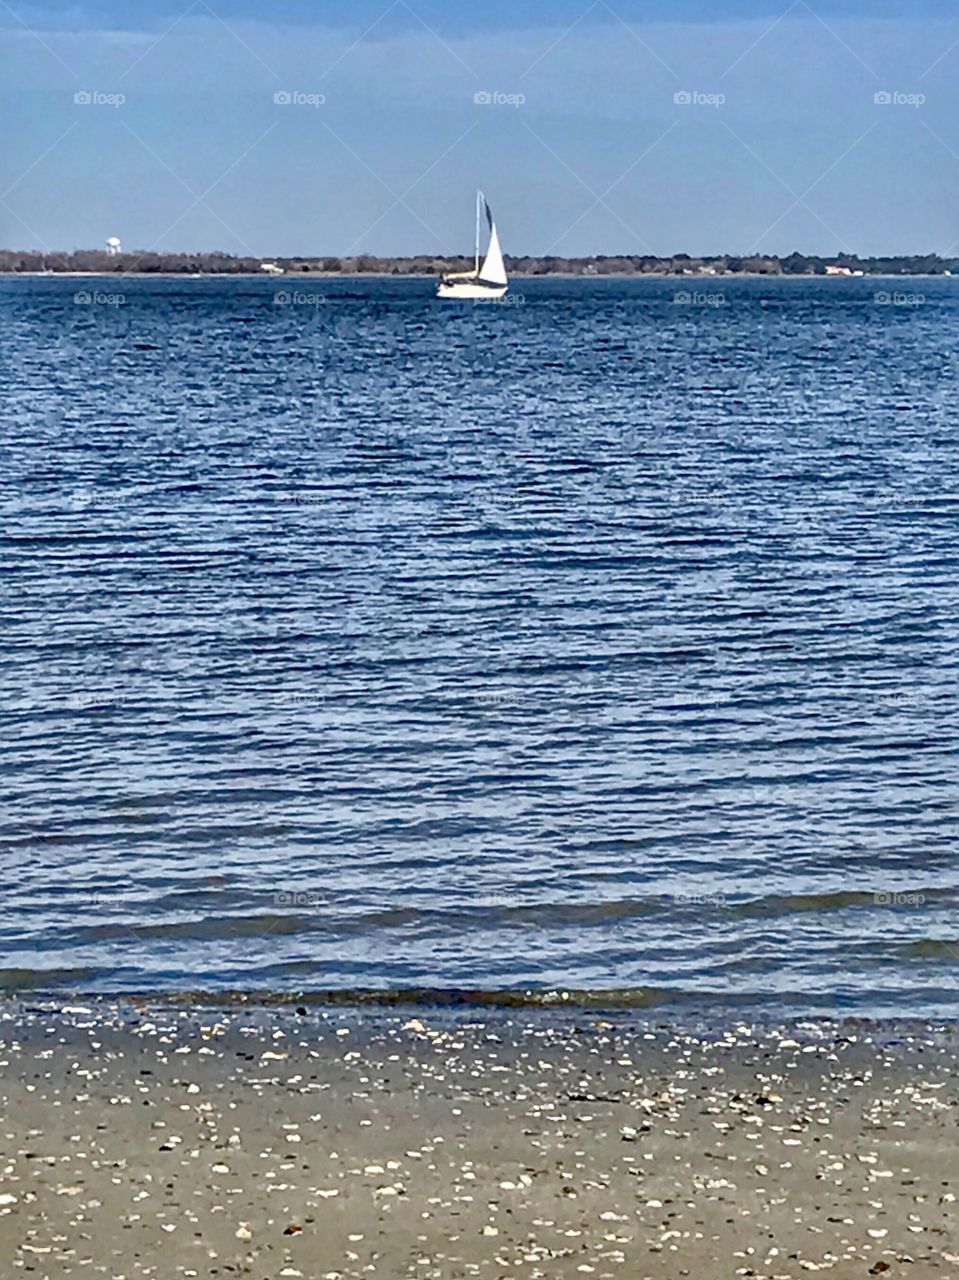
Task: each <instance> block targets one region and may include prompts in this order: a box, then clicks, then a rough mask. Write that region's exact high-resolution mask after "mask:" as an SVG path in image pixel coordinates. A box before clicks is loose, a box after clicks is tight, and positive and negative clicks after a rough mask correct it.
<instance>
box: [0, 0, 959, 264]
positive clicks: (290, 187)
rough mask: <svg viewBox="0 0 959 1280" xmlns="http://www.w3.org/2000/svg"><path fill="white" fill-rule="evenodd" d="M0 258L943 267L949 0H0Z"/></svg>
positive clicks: (954, 30) (951, 172)
mask: <svg viewBox="0 0 959 1280" xmlns="http://www.w3.org/2000/svg"><path fill="white" fill-rule="evenodd" d="M0 110H2V112H3V117H4V122H5V125H6V128H5V130H4V134H5V136H4V141H3V143H2V145H0V245H2V246H3V247H6V248H18V249H47V250H51V251H56V250H70V249H73V248H88V247H99V246H101V245H103V243H104V242H105V240H106V238H107V237H108V236H112V235H117V236H119V237H120V238H121V240H122V242H123V244H124V247H125V248H129V249H135V250H149V249H155V250H159V251H209V250H214V249H221V250H225V251H227V252H230V253H236V254H253V255H256V256H270V255H274V254H275V255H292V254H309V255H317V254H327V255H347V254H357V253H372V254H382V255H388V254H411V253H427V254H437V255H442V254H449V253H458V252H463V253H469V252H471V250H472V241H473V200H474V196H473V193H474V190H475V188H476V187H481V188H482V189H483V190H484V191H485V192H486V194H487V196H488V198H489V200H490V203H491V205H492V206H493V209H494V211H495V213H496V216H497V222H498V224H499V228H500V234H501V238H502V240H503V243H504V248H505V250H506V252H507V253H514V254H536V255H544V254H557V255H571V256H578V255H586V254H600V253H608V254H615V253H630V254H643V253H651V254H667V253H674V252H687V253H691V254H711V253H712V254H718V253H736V254H745V253H757V252H759V253H778V254H785V253H789V252H791V251H793V250H799V251H800V252H805V253H818V254H823V255H835V254H837V253H840V252H857V253H860V254H863V255H868V254H884V253H930V252H938V253H942V254H959V6H957V5H956V3H955V0H911V2H909V3H906V2H905V0H874V2H872V3H866V0H808V2H807V0H780V2H779V3H771V2H769V0H581V2H579V3H574V2H573V0H483V2H479V3H465V2H464V0H210V2H209V3H208V2H207V0H175V2H174V0H138V3H137V4H136V5H131V4H130V3H129V0H31V2H29V3H25V2H22V0H4V2H3V3H0Z"/></svg>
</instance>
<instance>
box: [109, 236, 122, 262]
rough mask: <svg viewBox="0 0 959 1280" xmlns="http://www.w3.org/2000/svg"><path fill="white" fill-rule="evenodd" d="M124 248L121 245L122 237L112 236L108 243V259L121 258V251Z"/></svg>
mask: <svg viewBox="0 0 959 1280" xmlns="http://www.w3.org/2000/svg"><path fill="white" fill-rule="evenodd" d="M122 247H123V246H122V245H121V244H120V237H119V236H111V237H110V239H109V240H108V241H107V257H108V258H117V257H119V255H120V250H121V249H122Z"/></svg>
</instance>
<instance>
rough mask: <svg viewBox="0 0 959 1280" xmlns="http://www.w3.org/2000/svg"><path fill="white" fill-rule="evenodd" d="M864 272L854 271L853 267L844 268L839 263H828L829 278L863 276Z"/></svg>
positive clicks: (827, 273) (827, 272)
mask: <svg viewBox="0 0 959 1280" xmlns="http://www.w3.org/2000/svg"><path fill="white" fill-rule="evenodd" d="M862 274H863V272H862V271H853V269H852V267H844V266H842V265H841V264H840V263H838V262H827V263H826V275H827V276H861V275H862Z"/></svg>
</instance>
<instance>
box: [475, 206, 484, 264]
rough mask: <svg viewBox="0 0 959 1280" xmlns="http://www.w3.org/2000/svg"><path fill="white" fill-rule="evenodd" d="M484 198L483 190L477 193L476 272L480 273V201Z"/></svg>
mask: <svg viewBox="0 0 959 1280" xmlns="http://www.w3.org/2000/svg"><path fill="white" fill-rule="evenodd" d="M482 199H483V193H482V191H477V193H476V274H477V276H478V275H479V237H480V201H481V200H482Z"/></svg>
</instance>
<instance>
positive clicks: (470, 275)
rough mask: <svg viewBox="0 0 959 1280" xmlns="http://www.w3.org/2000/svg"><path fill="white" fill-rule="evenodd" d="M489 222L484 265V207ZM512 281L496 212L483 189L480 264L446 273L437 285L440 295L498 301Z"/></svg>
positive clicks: (478, 201)
mask: <svg viewBox="0 0 959 1280" xmlns="http://www.w3.org/2000/svg"><path fill="white" fill-rule="evenodd" d="M484 210H485V213H486V221H487V223H488V224H489V247H488V248H487V250H486V257H485V258H484V259H483V265H482V266H480V222H481V219H482V214H483V211H484ZM508 284H509V281H508V280H507V278H506V264H505V263H504V262H503V250H502V249H501V248H500V243H499V236H498V235H497V234H496V224H495V222H494V221H493V214H492V211H491V209H490V207H489V205H488V204H487V203H486V197H485V196H484V195H483V193H482V191H477V193H476V265H475V267H474V268H473V270H472V271H463V272H458V273H457V274H454V275H444V276H442V277H441V278H440V282H439V284H438V285H437V287H436V296H437V297H438V298H460V299H471V300H473V301H474V302H476V301H484V302H490V301H492V302H498V301H499V299H500V298H502V297H503V295H504V294H505V293H506V289H507V286H508Z"/></svg>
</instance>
